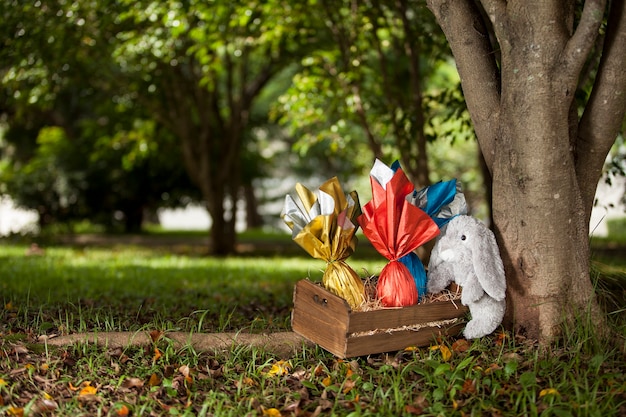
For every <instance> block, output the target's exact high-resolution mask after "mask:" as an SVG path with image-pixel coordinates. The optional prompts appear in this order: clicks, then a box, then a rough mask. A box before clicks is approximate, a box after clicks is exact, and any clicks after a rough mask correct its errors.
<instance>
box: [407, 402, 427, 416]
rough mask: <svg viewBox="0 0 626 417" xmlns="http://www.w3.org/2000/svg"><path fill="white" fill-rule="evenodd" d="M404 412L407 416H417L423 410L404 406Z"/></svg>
mask: <svg viewBox="0 0 626 417" xmlns="http://www.w3.org/2000/svg"><path fill="white" fill-rule="evenodd" d="M404 411H406V412H407V414H415V415H417V416H419V415H421V414H422V413H423V412H424V409H423V408H421V407H415V406H413V405H410V404H409V405H405V406H404Z"/></svg>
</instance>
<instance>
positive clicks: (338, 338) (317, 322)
mask: <svg viewBox="0 0 626 417" xmlns="http://www.w3.org/2000/svg"><path fill="white" fill-rule="evenodd" d="M293 301H294V308H293V311H292V313H291V328H292V329H293V331H294V332H296V333H298V334H300V335H301V336H304V337H306V338H307V339H309V340H311V341H313V342H315V343H317V344H318V345H320V346H322V347H323V348H324V349H326V350H328V351H329V352H331V353H333V354H335V355H337V356H340V357H341V356H343V355H344V353H345V350H346V340H347V328H348V315H349V314H350V307H349V305H348V304H347V302H346V301H345V300H344V299H342V298H340V297H337V296H336V295H334V294H331V293H330V292H328V291H326V290H325V289H323V288H322V287H320V286H319V285H316V284H314V283H312V282H310V281H307V280H301V281H298V283H297V284H296V287H295V289H294V296H293Z"/></svg>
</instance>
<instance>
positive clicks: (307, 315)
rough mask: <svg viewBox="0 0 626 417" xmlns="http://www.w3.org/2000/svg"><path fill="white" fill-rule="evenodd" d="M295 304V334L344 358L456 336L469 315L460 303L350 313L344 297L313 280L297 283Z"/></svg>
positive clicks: (432, 303) (292, 325) (398, 348)
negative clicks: (438, 337) (446, 336)
mask: <svg viewBox="0 0 626 417" xmlns="http://www.w3.org/2000/svg"><path fill="white" fill-rule="evenodd" d="M293 301H294V308H293V311H292V313H291V327H292V329H293V331H294V332H296V333H298V334H300V335H301V336H303V337H305V338H307V339H309V340H310V341H312V342H314V343H317V344H318V345H320V346H321V347H323V348H324V349H326V350H327V351H329V352H331V353H333V354H334V355H336V356H338V357H341V358H348V357H354V356H364V355H369V354H372V353H381V352H391V351H397V350H402V349H404V348H406V347H409V346H426V345H428V344H430V343H431V342H433V340H434V339H435V338H436V337H437V336H441V335H456V334H458V333H460V332H461V331H462V330H463V329H464V327H465V321H464V320H463V317H464V316H465V314H466V313H467V311H468V308H467V307H465V306H463V305H461V303H460V300H459V301H456V302H451V301H436V302H429V303H426V304H419V305H415V306H410V307H403V308H384V309H378V310H372V311H352V309H351V308H350V306H349V305H348V303H347V302H346V301H345V300H344V299H343V298H341V297H337V296H336V295H334V294H332V293H331V292H329V291H327V290H326V289H324V288H323V287H322V286H321V285H319V284H315V283H313V282H311V281H309V280H301V281H298V282H297V283H296V287H295V290H294V296H293ZM452 319H457V320H456V322H454V323H452V321H453V320H452ZM437 322H438V323H437ZM442 322H443V323H442Z"/></svg>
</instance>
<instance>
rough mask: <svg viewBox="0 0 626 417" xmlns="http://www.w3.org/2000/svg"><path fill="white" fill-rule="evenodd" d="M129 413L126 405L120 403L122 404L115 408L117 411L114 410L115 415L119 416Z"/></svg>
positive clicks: (123, 416)
mask: <svg viewBox="0 0 626 417" xmlns="http://www.w3.org/2000/svg"><path fill="white" fill-rule="evenodd" d="M129 413H130V411H129V410H128V407H126V405H124V404H122V406H121V407H120V408H118V409H117V411H116V412H115V415H117V416H120V417H125V416H127V415H128V414H129Z"/></svg>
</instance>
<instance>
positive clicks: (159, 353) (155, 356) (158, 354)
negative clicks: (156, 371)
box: [152, 347, 161, 363]
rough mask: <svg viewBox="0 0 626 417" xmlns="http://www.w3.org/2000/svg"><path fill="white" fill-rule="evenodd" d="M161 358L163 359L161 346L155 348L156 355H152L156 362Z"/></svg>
mask: <svg viewBox="0 0 626 417" xmlns="http://www.w3.org/2000/svg"><path fill="white" fill-rule="evenodd" d="M159 359H161V351H160V350H159V348H156V347H155V348H154V356H153V357H152V362H153V363H154V362H156V361H158V360H159Z"/></svg>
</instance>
